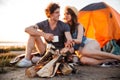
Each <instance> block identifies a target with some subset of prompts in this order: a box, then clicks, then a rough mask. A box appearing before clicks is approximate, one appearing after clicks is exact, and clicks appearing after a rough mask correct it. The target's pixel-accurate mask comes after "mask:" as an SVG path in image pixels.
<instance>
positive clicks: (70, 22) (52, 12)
mask: <svg viewBox="0 0 120 80" xmlns="http://www.w3.org/2000/svg"><path fill="white" fill-rule="evenodd" d="M45 13H46V16H47V17H48V19H47V20H44V21H42V22H39V23H37V24H35V25H32V26H29V27H27V28H26V29H25V32H26V33H28V34H29V39H28V43H27V46H26V55H25V58H23V59H22V60H21V61H20V62H19V64H18V66H19V67H30V66H32V62H31V52H32V49H33V48H34V46H36V48H37V50H38V51H39V52H40V54H43V55H44V53H45V51H46V43H44V42H43V41H42V39H41V36H43V37H44V39H45V41H46V42H47V43H51V44H53V45H54V46H55V47H56V48H59V49H62V48H64V47H65V48H67V49H68V50H70V51H71V52H73V51H75V50H76V51H78V52H79V53H81V55H82V57H81V58H80V61H81V62H82V63H83V64H88V65H97V64H100V63H103V62H106V61H111V60H120V56H117V55H113V54H110V53H106V52H102V51H101V50H100V46H99V43H98V42H97V41H96V40H92V39H88V38H86V37H85V36H84V28H83V26H82V25H81V24H80V23H78V22H77V14H78V11H77V9H76V8H75V7H72V6H67V7H66V8H65V11H64V21H65V23H64V22H62V21H60V20H59V16H60V6H59V5H58V4H56V3H50V4H49V5H48V6H47V8H46V9H45ZM54 36H58V37H59V41H58V42H53V39H54ZM65 41H66V42H65ZM73 44H74V45H73ZM71 45H73V47H70V46H71Z"/></svg>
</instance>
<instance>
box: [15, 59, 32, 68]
mask: <svg viewBox="0 0 120 80" xmlns="http://www.w3.org/2000/svg"><path fill="white" fill-rule="evenodd" d="M16 66H17V67H30V66H32V62H31V61H30V60H27V59H25V58H23V59H21V60H20V61H19V62H18V63H17V64H16Z"/></svg>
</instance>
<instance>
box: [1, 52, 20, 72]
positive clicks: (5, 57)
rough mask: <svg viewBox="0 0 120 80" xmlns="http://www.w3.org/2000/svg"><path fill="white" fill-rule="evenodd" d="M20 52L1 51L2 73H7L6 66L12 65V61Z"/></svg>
mask: <svg viewBox="0 0 120 80" xmlns="http://www.w3.org/2000/svg"><path fill="white" fill-rule="evenodd" d="M17 55H18V54H12V53H0V73H6V72H7V71H6V70H5V67H10V66H11V65H10V61H11V59H13V58H14V57H16V56H17Z"/></svg>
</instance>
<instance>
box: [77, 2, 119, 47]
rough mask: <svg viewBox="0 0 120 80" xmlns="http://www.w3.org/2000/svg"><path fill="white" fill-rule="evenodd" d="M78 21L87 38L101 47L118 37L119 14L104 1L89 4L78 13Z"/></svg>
mask: <svg viewBox="0 0 120 80" xmlns="http://www.w3.org/2000/svg"><path fill="white" fill-rule="evenodd" d="M78 22H80V23H81V24H82V25H83V26H84V28H85V35H86V36H87V37H88V38H93V39H96V40H97V41H98V42H99V43H100V46H101V47H103V46H104V45H105V44H106V43H107V42H108V41H109V40H111V39H115V40H119V39H120V14H119V13H118V12H116V11H115V10H114V9H113V8H112V7H110V6H109V5H107V4H106V3H104V2H99V3H93V4H89V5H87V6H86V7H84V8H82V9H81V10H80V11H79V13H78Z"/></svg>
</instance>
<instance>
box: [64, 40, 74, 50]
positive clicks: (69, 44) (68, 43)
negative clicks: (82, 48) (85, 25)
mask: <svg viewBox="0 0 120 80" xmlns="http://www.w3.org/2000/svg"><path fill="white" fill-rule="evenodd" d="M74 44H75V42H74V41H73V40H69V41H67V42H66V43H65V47H67V48H71V47H73V45H74Z"/></svg>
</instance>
